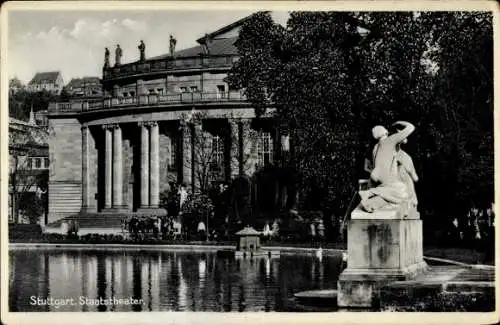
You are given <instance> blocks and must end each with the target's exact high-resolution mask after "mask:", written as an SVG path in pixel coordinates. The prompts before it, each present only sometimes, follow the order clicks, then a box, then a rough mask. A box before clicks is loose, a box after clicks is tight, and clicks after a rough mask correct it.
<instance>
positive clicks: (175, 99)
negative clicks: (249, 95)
mask: <svg viewBox="0 0 500 325" xmlns="http://www.w3.org/2000/svg"><path fill="white" fill-rule="evenodd" d="M245 100H246V96H245V95H244V94H243V92H240V91H229V92H219V93H203V92H192V93H178V94H168V95H161V94H148V95H140V96H135V97H113V98H105V99H100V100H82V101H71V102H59V103H50V105H49V114H58V113H62V114H64V113H79V112H87V111H94V110H102V109H111V108H120V107H130V106H152V105H176V104H192V103H214V102H215V103H217V102H241V101H245Z"/></svg>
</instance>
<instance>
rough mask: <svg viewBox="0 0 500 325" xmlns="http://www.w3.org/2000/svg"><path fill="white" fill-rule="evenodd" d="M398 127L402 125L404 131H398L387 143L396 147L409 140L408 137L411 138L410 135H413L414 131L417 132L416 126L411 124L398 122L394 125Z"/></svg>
mask: <svg viewBox="0 0 500 325" xmlns="http://www.w3.org/2000/svg"><path fill="white" fill-rule="evenodd" d="M398 125H401V126H403V127H404V128H403V129H402V130H398V132H396V133H394V134H391V135H390V136H389V137H388V138H387V141H390V142H391V143H393V144H395V145H396V144H398V143H401V142H402V141H403V140H405V139H406V138H408V136H410V134H412V133H413V131H415V126H414V125H413V124H411V123H410V122H406V121H397V122H395V123H394V124H393V126H398Z"/></svg>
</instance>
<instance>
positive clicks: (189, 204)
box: [181, 194, 214, 230]
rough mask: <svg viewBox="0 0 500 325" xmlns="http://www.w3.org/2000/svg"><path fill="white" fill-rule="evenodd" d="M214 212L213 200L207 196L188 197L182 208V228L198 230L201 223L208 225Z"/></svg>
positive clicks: (195, 195)
mask: <svg viewBox="0 0 500 325" xmlns="http://www.w3.org/2000/svg"><path fill="white" fill-rule="evenodd" d="M213 211H214V205H213V204H212V200H210V198H209V197H208V195H205V194H194V195H191V196H189V197H188V199H187V201H186V202H185V203H184V205H183V206H182V210H181V212H182V226H183V227H186V228H187V229H191V230H196V227H197V224H198V222H200V221H203V222H204V223H206V219H207V217H208V216H210V215H211V214H212V212H213Z"/></svg>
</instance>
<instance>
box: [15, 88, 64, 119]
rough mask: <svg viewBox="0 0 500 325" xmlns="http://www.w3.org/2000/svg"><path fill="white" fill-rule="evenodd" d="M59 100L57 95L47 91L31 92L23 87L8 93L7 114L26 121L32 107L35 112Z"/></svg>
mask: <svg viewBox="0 0 500 325" xmlns="http://www.w3.org/2000/svg"><path fill="white" fill-rule="evenodd" d="M59 100H60V97H59V96H58V95H56V94H54V93H51V92H49V91H46V90H42V91H39V92H31V91H28V90H26V89H24V88H23V89H21V90H19V91H17V92H15V93H11V94H10V95H9V116H10V117H14V118H17V119H20V120H23V121H27V120H28V118H29V114H30V111H31V109H32V108H33V110H34V111H35V112H37V111H40V110H47V109H48V107H49V103H51V102H57V101H59Z"/></svg>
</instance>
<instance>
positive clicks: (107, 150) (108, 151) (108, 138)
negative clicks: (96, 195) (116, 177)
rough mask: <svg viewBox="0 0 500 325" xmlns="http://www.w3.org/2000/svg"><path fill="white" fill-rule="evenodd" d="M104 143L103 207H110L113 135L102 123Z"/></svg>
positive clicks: (107, 126) (108, 127)
mask: <svg viewBox="0 0 500 325" xmlns="http://www.w3.org/2000/svg"><path fill="white" fill-rule="evenodd" d="M103 129H104V137H105V145H104V157H105V158H104V168H105V177H104V187H105V190H104V208H108V209H109V208H111V191H112V189H113V165H112V161H113V135H112V134H111V128H110V126H109V125H103Z"/></svg>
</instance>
